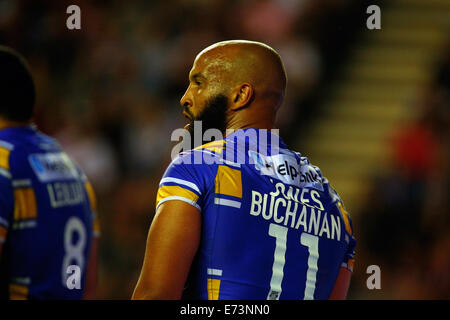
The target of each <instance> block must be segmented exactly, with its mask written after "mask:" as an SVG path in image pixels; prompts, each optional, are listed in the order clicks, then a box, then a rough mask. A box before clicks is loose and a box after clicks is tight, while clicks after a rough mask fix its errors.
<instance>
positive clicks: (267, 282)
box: [156, 129, 356, 300]
mask: <svg viewBox="0 0 450 320" xmlns="http://www.w3.org/2000/svg"><path fill="white" fill-rule="evenodd" d="M170 200H181V201H185V202H187V203H189V204H191V205H193V206H195V207H196V208H198V209H199V210H200V212H201V215H202V232H201V242H200V247H199V250H198V252H197V254H196V256H195V258H194V261H193V264H192V267H191V271H190V274H189V277H188V281H187V284H186V287H185V290H184V295H183V297H184V298H190V299H213V300H215V299H236V300H241V299H257V300H261V299H270V300H276V299H291V300H294V299H328V297H329V296H330V293H331V291H332V289H333V286H334V284H335V281H336V278H337V275H338V271H339V269H340V267H341V266H344V267H347V268H349V269H350V270H352V267H353V262H354V248H355V244H356V241H355V239H354V237H353V229H352V228H353V227H352V223H351V219H350V217H349V215H348V213H347V211H346V210H345V209H344V205H343V203H342V201H341V199H340V198H339V196H338V195H337V194H336V192H335V191H334V190H333V189H332V188H331V187H330V184H329V182H328V181H327V179H326V178H324V177H323V176H322V174H321V172H320V170H319V168H317V167H315V166H313V165H311V164H310V163H309V161H308V160H307V159H306V158H305V157H301V155H300V154H299V153H297V152H293V151H290V150H288V149H287V148H286V146H285V144H284V143H283V141H282V140H281V139H280V138H279V137H278V135H275V134H273V133H271V132H269V131H266V130H258V129H245V130H238V131H236V132H234V133H233V134H231V135H229V136H227V137H226V138H225V139H224V140H219V141H214V142H212V143H209V144H205V145H203V146H201V147H199V148H196V149H194V150H191V151H188V152H183V153H180V154H179V155H178V156H177V157H176V158H175V159H174V160H173V161H172V163H171V164H170V165H169V167H168V168H167V170H166V172H165V174H164V176H163V178H162V180H161V182H160V186H159V190H158V195H157V201H156V206H157V207H158V206H160V205H161V204H162V203H164V202H166V201H170Z"/></svg>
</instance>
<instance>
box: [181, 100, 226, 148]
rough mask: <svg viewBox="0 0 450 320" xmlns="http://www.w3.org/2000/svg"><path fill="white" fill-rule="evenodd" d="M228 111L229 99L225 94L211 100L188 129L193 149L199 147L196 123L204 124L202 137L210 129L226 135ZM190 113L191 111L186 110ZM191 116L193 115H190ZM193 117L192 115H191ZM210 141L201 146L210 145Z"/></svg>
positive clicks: (203, 142)
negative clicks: (195, 132) (195, 136)
mask: <svg viewBox="0 0 450 320" xmlns="http://www.w3.org/2000/svg"><path fill="white" fill-rule="evenodd" d="M227 109H228V98H227V97H226V96H225V95H223V94H218V95H216V96H214V97H212V98H211V99H209V100H208V101H207V103H206V106H205V108H204V109H203V111H202V112H201V113H200V114H199V115H198V117H196V118H195V119H193V120H192V121H191V123H190V126H189V127H188V131H189V134H190V135H191V145H192V149H193V148H196V147H198V145H195V143H194V121H201V122H202V133H201V134H202V137H203V134H204V133H205V131H206V130H208V129H218V130H220V132H222V135H224V133H225V130H226V128H227V124H226V113H227ZM186 112H187V113H189V110H186ZM189 115H191V114H190V113H189ZM191 116H192V115H191ZM208 142H210V141H203V140H202V142H201V145H203V144H205V143H208Z"/></svg>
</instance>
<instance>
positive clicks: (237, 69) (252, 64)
mask: <svg viewBox="0 0 450 320" xmlns="http://www.w3.org/2000/svg"><path fill="white" fill-rule="evenodd" d="M195 61H196V62H197V61H201V62H202V63H204V64H206V65H207V67H206V72H208V73H211V74H212V75H214V76H215V77H216V78H220V82H222V84H223V85H224V86H228V87H233V86H236V85H239V84H240V83H244V82H248V83H250V84H252V85H253V86H254V87H255V89H256V90H255V91H256V92H255V94H256V95H258V96H259V95H261V96H262V97H272V98H273V99H274V100H278V103H277V107H278V106H279V105H280V104H281V102H282V99H283V96H284V92H285V90H286V83H287V77H286V72H285V69H284V65H283V62H282V61H281V57H280V55H279V54H278V53H277V52H276V51H275V50H274V49H273V48H271V47H269V46H268V45H266V44H264V43H261V42H255V41H248V40H230V41H222V42H218V43H215V44H213V45H211V46H209V47H207V48H206V49H204V50H203V51H201V52H200V53H199V54H198V55H197V57H196V59H195Z"/></svg>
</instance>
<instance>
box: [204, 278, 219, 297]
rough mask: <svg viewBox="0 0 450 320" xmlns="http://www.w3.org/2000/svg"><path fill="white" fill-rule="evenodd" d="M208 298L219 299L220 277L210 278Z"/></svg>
mask: <svg viewBox="0 0 450 320" xmlns="http://www.w3.org/2000/svg"><path fill="white" fill-rule="evenodd" d="M207 288H208V300H219V291H220V279H211V278H208V283H207Z"/></svg>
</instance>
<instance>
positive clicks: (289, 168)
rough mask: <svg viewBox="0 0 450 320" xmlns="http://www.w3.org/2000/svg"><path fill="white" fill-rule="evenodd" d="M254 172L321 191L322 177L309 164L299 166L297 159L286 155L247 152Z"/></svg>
mask: <svg viewBox="0 0 450 320" xmlns="http://www.w3.org/2000/svg"><path fill="white" fill-rule="evenodd" d="M248 153H249V156H250V158H251V159H252V160H253V163H254V165H255V168H256V170H258V171H259V172H260V173H261V174H262V175H267V176H270V177H273V178H276V179H278V180H281V181H282V182H284V183H286V184H290V185H295V186H298V187H301V188H313V189H317V190H320V191H323V185H322V183H323V182H322V177H321V175H320V174H319V173H318V172H317V171H316V169H314V167H313V166H312V165H310V164H305V165H300V164H298V163H297V159H296V158H295V157H293V156H291V155H287V154H277V155H273V156H264V155H262V154H260V153H257V152H255V151H252V150H249V152H248Z"/></svg>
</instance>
